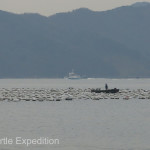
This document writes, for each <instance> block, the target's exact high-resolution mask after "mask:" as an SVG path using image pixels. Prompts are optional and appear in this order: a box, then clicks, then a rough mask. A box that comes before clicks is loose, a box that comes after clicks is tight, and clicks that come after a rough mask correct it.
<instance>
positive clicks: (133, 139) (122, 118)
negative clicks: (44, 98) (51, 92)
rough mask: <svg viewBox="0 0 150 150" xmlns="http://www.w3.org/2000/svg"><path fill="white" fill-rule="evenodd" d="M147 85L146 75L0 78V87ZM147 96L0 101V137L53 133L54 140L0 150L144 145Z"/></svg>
mask: <svg viewBox="0 0 150 150" xmlns="http://www.w3.org/2000/svg"><path fill="white" fill-rule="evenodd" d="M105 83H107V84H108V86H109V87H110V88H114V87H117V88H122V89H125V88H128V89H150V79H84V80H66V79H1V80H0V88H14V87H17V88H68V87H74V88H91V87H94V88H95V87H99V88H104V85H105ZM149 114H150V101H149V100H146V99H145V100H138V99H134V100H132V99H131V100H129V101H125V100H109V99H108V100H100V101H92V100H73V101H69V102H68V101H60V102H5V101H4V102H0V140H1V139H3V138H5V137H7V138H12V139H13V140H15V138H16V137H22V138H24V139H27V138H29V139H33V138H36V139H37V138H40V137H48V138H57V139H59V141H60V144H59V145H32V146H29V147H27V146H26V145H23V144H22V145H16V144H15V143H14V144H12V145H8V144H6V145H4V144H0V150H20V149H21V150H27V149H30V150H49V149H51V150H77V149H78V150H150V142H149V139H150V117H149Z"/></svg>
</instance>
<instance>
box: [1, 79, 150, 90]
mask: <svg viewBox="0 0 150 150" xmlns="http://www.w3.org/2000/svg"><path fill="white" fill-rule="evenodd" d="M105 83H107V84H108V86H109V88H114V87H116V88H122V89H126V88H127V89H128V88H129V89H138V88H139V89H141V88H143V89H150V79H101V78H100V79H81V80H68V79H0V88H14V87H17V88H68V87H74V88H104V86H105Z"/></svg>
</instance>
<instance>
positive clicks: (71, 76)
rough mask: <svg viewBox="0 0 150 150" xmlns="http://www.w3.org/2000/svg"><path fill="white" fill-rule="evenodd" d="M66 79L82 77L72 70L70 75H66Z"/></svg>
mask: <svg viewBox="0 0 150 150" xmlns="http://www.w3.org/2000/svg"><path fill="white" fill-rule="evenodd" d="M65 78H66V79H81V77H80V75H77V74H76V73H74V71H73V70H72V72H70V73H69V76H68V77H65Z"/></svg>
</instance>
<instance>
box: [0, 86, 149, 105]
mask: <svg viewBox="0 0 150 150" xmlns="http://www.w3.org/2000/svg"><path fill="white" fill-rule="evenodd" d="M73 99H76V100H78V99H81V100H88V99H90V100H101V99H112V100H113V99H123V100H129V99H150V90H144V89H137V90H130V89H121V90H120V91H119V92H118V93H93V92H91V89H90V88H87V89H80V88H72V87H70V88H67V89H54V88H53V89H48V88H42V89H36V88H33V89H30V88H12V89H7V88H2V89H0V101H5V100H7V101H14V102H19V101H41V102H42V101H62V100H66V101H71V100H73Z"/></svg>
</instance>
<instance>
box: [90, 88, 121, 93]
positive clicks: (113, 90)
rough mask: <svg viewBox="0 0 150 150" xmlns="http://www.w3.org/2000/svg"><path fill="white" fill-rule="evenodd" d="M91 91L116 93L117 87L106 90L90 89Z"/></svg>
mask: <svg viewBox="0 0 150 150" xmlns="http://www.w3.org/2000/svg"><path fill="white" fill-rule="evenodd" d="M91 92H95V93H118V92H119V89H116V88H114V89H108V90H101V89H92V90H91Z"/></svg>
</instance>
